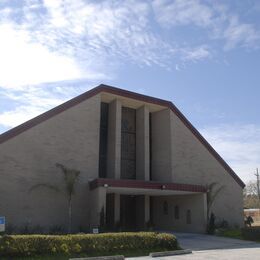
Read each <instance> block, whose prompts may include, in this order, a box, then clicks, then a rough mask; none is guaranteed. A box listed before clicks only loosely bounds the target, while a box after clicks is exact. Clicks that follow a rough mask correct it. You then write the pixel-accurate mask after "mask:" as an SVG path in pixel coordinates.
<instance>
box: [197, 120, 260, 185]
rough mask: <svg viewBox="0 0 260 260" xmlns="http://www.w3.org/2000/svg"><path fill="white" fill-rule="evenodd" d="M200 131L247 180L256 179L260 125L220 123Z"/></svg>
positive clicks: (258, 164)
mask: <svg viewBox="0 0 260 260" xmlns="http://www.w3.org/2000/svg"><path fill="white" fill-rule="evenodd" d="M200 132H201V133H202V135H203V136H204V137H205V138H206V139H207V140H208V141H209V142H210V143H211V144H212V145H213V147H214V148H215V149H216V151H217V152H218V153H219V154H220V155H221V156H222V157H223V158H224V159H225V160H226V161H227V162H228V163H229V165H230V166H231V167H232V168H233V169H234V171H235V172H236V173H238V175H239V176H240V177H241V178H242V179H243V180H244V181H245V182H247V181H249V180H251V179H254V175H253V173H254V171H255V168H256V167H259V166H260V126H257V125H253V124H252V125H241V124H236V125H219V126H211V127H205V128H202V129H200Z"/></svg>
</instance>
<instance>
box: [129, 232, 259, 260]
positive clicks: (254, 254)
mask: <svg viewBox="0 0 260 260" xmlns="http://www.w3.org/2000/svg"><path fill="white" fill-rule="evenodd" d="M175 235H176V236H177V238H178V241H179V243H180V245H181V247H182V248H184V249H191V250H192V251H193V252H192V254H186V255H178V256H167V257H157V258H151V257H148V256H147V257H136V258H129V259H131V260H133V259H138V260H142V259H158V260H159V259H162V260H170V259H180V260H181V259H191V260H202V259H210V260H211V259H213V260H214V259H218V260H222V259H223V260H226V259H228V260H233V259H234V260H235V259H236V260H237V259H242V260H244V259H246V260H248V259H250V260H259V259H260V243H255V242H251V241H244V240H239V239H231V238H224V237H217V236H209V235H203V234H190V233H175Z"/></svg>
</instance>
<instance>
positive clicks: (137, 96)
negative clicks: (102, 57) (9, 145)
mask: <svg viewBox="0 0 260 260" xmlns="http://www.w3.org/2000/svg"><path fill="white" fill-rule="evenodd" d="M101 92H106V93H110V94H114V95H118V96H123V97H127V98H131V99H136V100H139V101H143V102H147V103H152V104H157V105H160V106H165V107H168V108H170V109H171V110H172V111H173V113H175V115H176V116H177V117H178V118H179V119H180V120H181V121H182V122H183V124H184V125H185V126H186V127H188V128H189V130H190V131H191V132H192V133H193V134H194V136H195V137H196V138H197V139H198V140H199V141H200V142H201V143H202V144H203V145H204V147H205V148H206V149H207V150H208V151H209V152H210V153H211V154H212V155H213V156H214V157H215V159H216V160H217V161H218V162H219V163H220V164H221V165H222V166H223V167H224V169H225V170H226V171H227V172H228V173H229V174H230V175H231V176H232V177H233V178H234V179H235V181H236V182H237V183H238V184H239V185H240V186H241V187H242V188H244V187H245V184H244V182H243V181H242V180H241V179H240V178H239V177H238V176H237V175H236V173H235V172H234V171H233V170H232V169H231V168H230V166H229V165H228V164H227V163H226V162H225V161H224V160H223V158H222V157H221V156H220V155H219V154H218V153H217V152H216V151H215V150H214V148H213V147H212V146H211V145H210V144H209V143H208V142H207V141H206V139H205V138H204V137H203V136H202V135H201V134H200V133H199V131H198V130H197V129H196V128H195V127H194V126H193V125H192V124H191V123H190V122H189V120H188V119H187V118H186V117H185V116H184V115H183V114H182V113H181V112H180V110H179V109H178V108H177V107H176V106H175V105H174V104H173V103H172V102H170V101H167V100H163V99H159V98H154V97H150V96H146V95H142V94H138V93H135V92H131V91H127V90H123V89H119V88H115V87H111V86H107V85H103V84H101V85H99V86H98V87H96V88H93V89H91V90H89V91H87V92H85V93H83V94H81V95H79V96H77V97H75V98H73V99H71V100H69V101H67V102H65V103H63V104H61V105H59V106H57V107H55V108H53V109H51V110H49V111H47V112H45V113H43V114H41V115H39V116H37V117H35V118H33V119H31V120H29V121H27V122H25V123H23V124H21V125H19V126H17V127H14V128H12V129H11V130H9V131H7V132H5V133H3V134H1V135H0V144H1V143H4V142H6V141H7V140H9V139H11V138H13V137H15V136H17V135H19V134H21V133H23V132H25V131H26V130H28V129H30V128H32V127H34V126H36V125H38V124H40V123H42V122H44V121H46V120H48V119H49V118H52V117H53V116H55V115H58V114H59V113H61V112H63V111H65V110H67V109H69V108H71V107H73V106H75V105H77V104H79V103H81V102H83V101H84V100H86V99H88V98H91V97H93V96H95V95H97V94H99V93H101Z"/></svg>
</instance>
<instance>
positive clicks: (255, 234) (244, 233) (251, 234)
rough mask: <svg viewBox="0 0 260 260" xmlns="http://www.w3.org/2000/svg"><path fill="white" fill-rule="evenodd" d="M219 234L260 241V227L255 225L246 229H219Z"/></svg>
mask: <svg viewBox="0 0 260 260" xmlns="http://www.w3.org/2000/svg"><path fill="white" fill-rule="evenodd" d="M217 235H219V236H223V237H229V238H236V239H243V240H249V241H255V242H260V227H259V226H258V227H256V226H255V227H251V228H244V229H227V230H222V231H219V232H218V234H217Z"/></svg>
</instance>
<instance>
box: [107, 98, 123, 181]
mask: <svg viewBox="0 0 260 260" xmlns="http://www.w3.org/2000/svg"><path fill="white" fill-rule="evenodd" d="M121 117H122V104H121V101H120V100H118V99H116V100H114V101H112V102H111V103H110V104H109V113H108V150H107V176H108V178H112V179H120V175H121Z"/></svg>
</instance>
